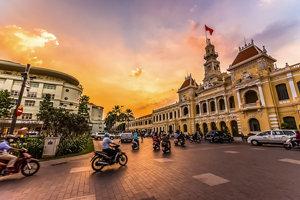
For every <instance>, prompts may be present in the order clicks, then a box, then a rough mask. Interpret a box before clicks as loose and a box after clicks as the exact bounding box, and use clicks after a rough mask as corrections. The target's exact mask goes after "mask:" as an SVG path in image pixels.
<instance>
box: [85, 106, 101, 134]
mask: <svg viewBox="0 0 300 200" xmlns="http://www.w3.org/2000/svg"><path fill="white" fill-rule="evenodd" d="M88 108H89V113H90V128H91V131H90V132H92V133H95V132H104V120H103V107H101V106H97V105H95V104H93V103H88Z"/></svg>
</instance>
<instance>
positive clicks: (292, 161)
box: [278, 158, 300, 165]
mask: <svg viewBox="0 0 300 200" xmlns="http://www.w3.org/2000/svg"><path fill="white" fill-rule="evenodd" d="M278 161H281V162H288V163H293V164H298V165H300V160H294V159H290V158H284V159H279V160H278Z"/></svg>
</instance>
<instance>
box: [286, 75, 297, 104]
mask: <svg viewBox="0 0 300 200" xmlns="http://www.w3.org/2000/svg"><path fill="white" fill-rule="evenodd" d="M288 81H289V84H290V88H291V92H292V96H293V100H294V102H295V101H296V97H297V92H296V88H295V84H294V80H293V78H288Z"/></svg>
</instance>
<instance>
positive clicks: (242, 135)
mask: <svg viewBox="0 0 300 200" xmlns="http://www.w3.org/2000/svg"><path fill="white" fill-rule="evenodd" d="M241 137H242V141H244V137H245V136H244V134H243V132H241Z"/></svg>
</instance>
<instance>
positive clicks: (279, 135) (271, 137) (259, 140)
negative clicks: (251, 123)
mask: <svg viewBox="0 0 300 200" xmlns="http://www.w3.org/2000/svg"><path fill="white" fill-rule="evenodd" d="M297 131H298V130H286V129H281V130H268V131H264V132H261V133H258V134H256V135H253V136H250V137H249V138H248V140H247V142H248V143H251V144H252V145H254V146H257V145H262V144H283V143H284V142H285V141H286V140H287V139H289V138H291V137H295V136H296V132H297Z"/></svg>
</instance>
